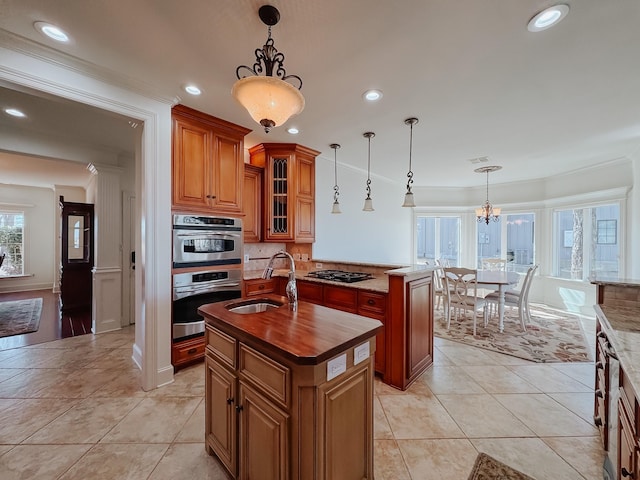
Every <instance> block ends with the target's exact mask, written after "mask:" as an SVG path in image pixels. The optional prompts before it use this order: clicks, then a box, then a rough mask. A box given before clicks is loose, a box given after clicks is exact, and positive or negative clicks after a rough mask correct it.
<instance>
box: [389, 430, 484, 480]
mask: <svg viewBox="0 0 640 480" xmlns="http://www.w3.org/2000/svg"><path fill="white" fill-rule="evenodd" d="M398 447H399V448H400V451H401V452H402V456H403V458H404V461H405V463H406V464H407V467H408V469H409V473H410V474H411V479H412V480H442V479H454V478H455V479H466V478H467V477H468V475H469V473H470V472H471V469H472V468H473V463H474V462H475V460H476V456H477V453H478V452H477V451H476V449H475V448H474V447H473V445H472V444H471V443H470V442H469V440H467V439H460V440H451V439H448V440H398Z"/></svg>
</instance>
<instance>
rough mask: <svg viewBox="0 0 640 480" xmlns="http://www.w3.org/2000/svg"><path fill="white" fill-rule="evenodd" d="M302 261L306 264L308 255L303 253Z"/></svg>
mask: <svg viewBox="0 0 640 480" xmlns="http://www.w3.org/2000/svg"><path fill="white" fill-rule="evenodd" d="M302 261H303V262H308V261H309V254H308V253H303V254H302Z"/></svg>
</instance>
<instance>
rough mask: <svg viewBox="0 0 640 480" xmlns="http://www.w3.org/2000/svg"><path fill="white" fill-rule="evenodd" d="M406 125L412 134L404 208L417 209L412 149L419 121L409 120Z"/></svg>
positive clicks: (410, 135) (410, 136)
mask: <svg viewBox="0 0 640 480" xmlns="http://www.w3.org/2000/svg"><path fill="white" fill-rule="evenodd" d="M404 123H405V125H409V126H410V127H411V133H410V134H409V172H408V173H407V178H408V180H407V193H405V195H404V203H403V204H402V206H403V207H415V206H416V202H414V201H413V192H412V191H411V184H412V183H413V172H412V171H411V149H412V147H413V126H414V125H415V124H416V123H418V119H417V118H407V119H406V120H405V121H404Z"/></svg>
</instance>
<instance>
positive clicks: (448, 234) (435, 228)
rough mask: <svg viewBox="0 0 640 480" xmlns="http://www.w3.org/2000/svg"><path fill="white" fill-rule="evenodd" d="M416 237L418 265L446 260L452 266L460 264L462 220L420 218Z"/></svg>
mask: <svg viewBox="0 0 640 480" xmlns="http://www.w3.org/2000/svg"><path fill="white" fill-rule="evenodd" d="M416 237H417V238H416V244H417V245H416V246H417V257H418V258H417V262H418V263H425V262H429V263H433V262H435V261H436V260H446V261H447V263H448V264H449V265H451V266H457V265H459V264H460V258H459V247H460V218H458V217H418V220H417V226H416Z"/></svg>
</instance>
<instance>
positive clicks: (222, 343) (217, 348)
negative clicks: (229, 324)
mask: <svg viewBox="0 0 640 480" xmlns="http://www.w3.org/2000/svg"><path fill="white" fill-rule="evenodd" d="M205 332H206V337H207V351H208V352H210V353H211V354H213V355H214V356H215V357H216V358H218V359H219V360H220V361H221V362H222V363H224V364H225V365H228V366H229V368H232V369H234V368H235V367H236V340H235V339H234V338H233V337H230V336H229V335H227V334H226V333H223V332H221V331H220V330H218V329H217V328H214V327H212V326H211V325H207V326H206V329H205Z"/></svg>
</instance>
